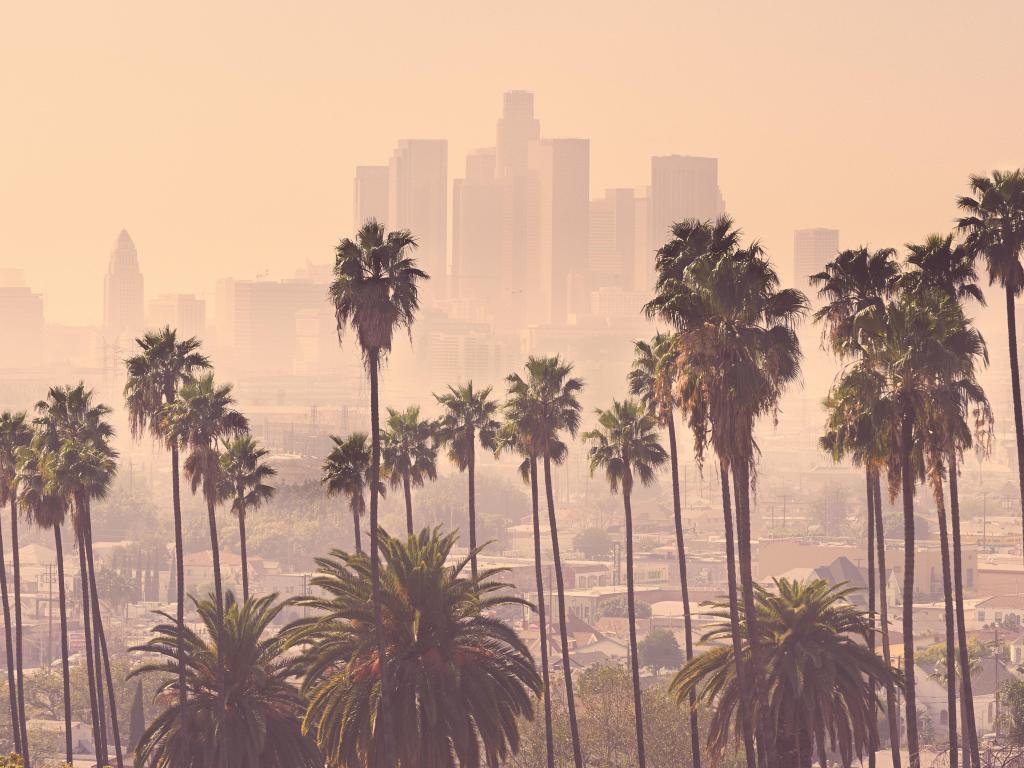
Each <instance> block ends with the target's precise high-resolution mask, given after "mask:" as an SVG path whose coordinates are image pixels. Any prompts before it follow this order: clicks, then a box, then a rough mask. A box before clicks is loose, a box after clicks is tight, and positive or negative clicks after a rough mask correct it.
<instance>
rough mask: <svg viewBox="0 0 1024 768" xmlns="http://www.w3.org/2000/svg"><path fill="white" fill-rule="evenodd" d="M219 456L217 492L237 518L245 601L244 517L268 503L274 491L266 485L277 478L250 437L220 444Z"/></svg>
mask: <svg viewBox="0 0 1024 768" xmlns="http://www.w3.org/2000/svg"><path fill="white" fill-rule="evenodd" d="M223 445H224V450H223V451H222V452H221V455H220V472H221V482H222V483H223V487H222V489H221V491H222V493H223V497H224V499H225V500H227V501H230V502H231V511H232V512H233V513H234V514H235V517H237V518H238V537H239V542H240V546H241V551H242V599H243V601H245V602H248V600H249V558H248V551H247V549H246V541H245V516H246V514H248V513H249V512H250V511H251V510H256V509H259V508H260V507H261V506H262V505H263V503H264V502H267V501H270V499H271V498H273V496H274V492H275V491H276V490H277V489H276V488H274V486H272V485H268V484H267V481H268V480H270V478H272V477H273V476H274V475H276V474H277V470H275V469H274V468H273V467H272V466H270V465H269V464H267V463H266V462H265V461H263V459H264V458H265V457H266V456H267V454H269V453H270V451H268V450H267V449H266V448H260V447H259V445H258V444H257V442H256V441H255V440H254V439H253V438H252V436H250V435H243V436H241V437H237V438H235V439H234V440H230V441H225V442H224V444H223Z"/></svg>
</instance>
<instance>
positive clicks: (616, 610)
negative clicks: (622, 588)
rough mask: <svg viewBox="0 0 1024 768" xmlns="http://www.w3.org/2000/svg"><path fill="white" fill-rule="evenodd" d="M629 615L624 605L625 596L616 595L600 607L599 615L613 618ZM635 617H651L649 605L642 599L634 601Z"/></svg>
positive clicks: (622, 617)
mask: <svg viewBox="0 0 1024 768" xmlns="http://www.w3.org/2000/svg"><path fill="white" fill-rule="evenodd" d="M628 615H629V611H628V610H627V606H626V598H625V597H618V598H616V599H614V600H609V601H608V602H607V603H605V604H604V605H603V606H602V607H601V616H608V617H610V618H615V619H624V618H626V616H628ZM636 617H637V618H638V619H649V618H651V605H650V603H645V602H643V601H642V600H637V601H636Z"/></svg>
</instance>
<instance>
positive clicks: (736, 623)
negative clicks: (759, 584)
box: [721, 464, 757, 768]
mask: <svg viewBox="0 0 1024 768" xmlns="http://www.w3.org/2000/svg"><path fill="white" fill-rule="evenodd" d="M721 475H722V517H723V520H724V529H725V561H726V578H727V580H728V583H729V616H730V617H731V619H732V652H733V657H734V658H735V660H736V679H737V681H739V686H740V691H742V692H743V693H741V695H740V697H739V698H740V714H739V717H740V720H741V724H740V730H741V731H742V732H743V749H744V752H745V753H746V758H747V762H746V766H747V768H754V766H755V765H757V755H756V753H755V751H754V731H753V728H752V726H751V721H750V693H749V692H750V686H749V685H748V683H747V665H746V664H745V663H744V661H743V639H742V637H741V635H740V605H739V597H738V594H737V590H736V545H735V542H734V541H733V526H732V507H731V504H730V502H729V470H728V468H727V467H726V466H725V464H722V465H721Z"/></svg>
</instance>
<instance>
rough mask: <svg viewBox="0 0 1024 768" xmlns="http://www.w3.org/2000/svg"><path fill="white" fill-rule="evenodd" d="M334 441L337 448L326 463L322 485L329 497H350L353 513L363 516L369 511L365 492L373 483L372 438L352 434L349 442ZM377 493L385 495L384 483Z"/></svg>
mask: <svg viewBox="0 0 1024 768" xmlns="http://www.w3.org/2000/svg"><path fill="white" fill-rule="evenodd" d="M331 441H332V442H333V443H334V447H333V448H332V449H331V452H330V453H329V454H327V458H326V459H325V460H324V464H323V475H322V477H321V482H322V483H323V484H324V485H325V486H326V487H327V495H328V496H334V495H336V494H343V495H345V496H347V497H348V500H349V507H350V508H351V509H352V512H353V513H354V514H356V515H359V516H360V517H361V516H362V515H363V514H364V513H365V512H366V498H365V497H364V496H363V493H364V491H365V490H366V488H367V486H369V484H370V472H369V470H370V438H369V436H368V435H367V434H366V433H365V432H353V433H352V434H351V435H349V436H348V438H346V439H342V438H340V437H337V436H335V435H331ZM377 491H378V493H383V491H384V487H383V483H382V484H381V486H380V487H378V489H377Z"/></svg>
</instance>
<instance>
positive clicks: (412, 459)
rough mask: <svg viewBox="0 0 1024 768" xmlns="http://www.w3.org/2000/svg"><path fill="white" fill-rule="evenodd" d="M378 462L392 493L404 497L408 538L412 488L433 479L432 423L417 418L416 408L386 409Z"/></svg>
mask: <svg viewBox="0 0 1024 768" xmlns="http://www.w3.org/2000/svg"><path fill="white" fill-rule="evenodd" d="M381 462H382V463H383V467H384V471H385V473H386V474H387V476H388V482H389V483H390V484H391V488H392V489H396V488H398V486H402V490H403V491H404V493H405V528H406V532H407V533H408V534H409V535H410V536H412V534H413V523H412V487H413V486H416V487H417V488H418V487H420V486H422V485H423V483H424V482H426V481H427V480H431V481H433V480H436V479H437V440H436V435H435V427H434V423H433V422H431V421H429V420H427V419H421V418H420V408H419V406H418V405H410V406H409V407H408V408H406V409H405V410H404V411H396V410H395V409H394V408H388V420H387V425H386V426H385V429H384V434H383V435H381Z"/></svg>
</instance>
